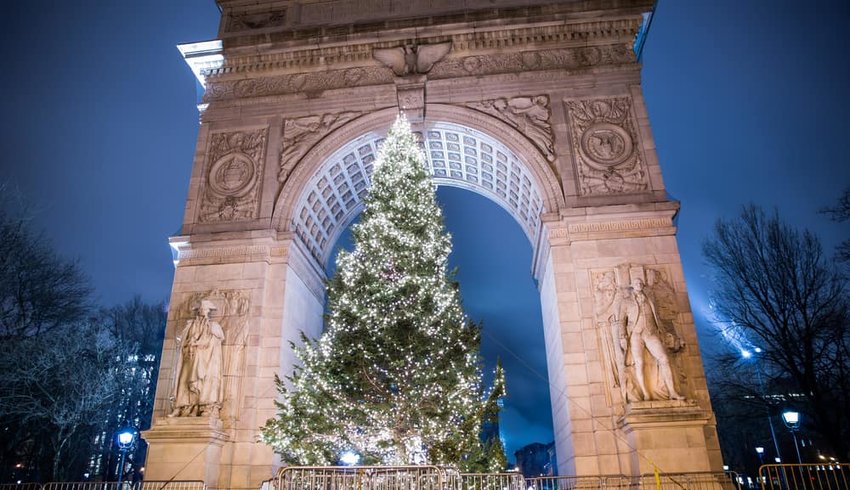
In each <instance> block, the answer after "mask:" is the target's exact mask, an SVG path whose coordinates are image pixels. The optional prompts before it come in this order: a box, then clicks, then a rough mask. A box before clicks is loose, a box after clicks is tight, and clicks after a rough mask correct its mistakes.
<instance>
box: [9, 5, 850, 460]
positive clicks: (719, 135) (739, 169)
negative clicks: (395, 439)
mask: <svg viewBox="0 0 850 490" xmlns="http://www.w3.org/2000/svg"><path fill="white" fill-rule="evenodd" d="M848 22H850V5H848V3H847V2H843V1H838V0H836V1H833V2H822V1H814V2H800V1H791V0H784V1H779V0H758V1H756V0H747V1H741V0H712V1H704V0H700V1H696V0H694V1H684V0H662V1H661V2H660V5H659V7H658V10H657V12H656V16H655V19H654V21H653V24H652V29H651V31H650V34H649V38H648V41H647V43H646V46H645V49H644V58H643V61H644V94H645V97H646V100H647V105H648V108H649V113H650V120H651V123H652V126H653V131H654V136H655V141H656V145H657V147H658V153H659V156H660V159H661V166H662V171H663V173H664V178H665V182H666V185H667V189H668V191H669V192H670V194H671V195H672V196H673V197H675V198H676V199H679V200H681V201H682V212H681V214H680V216H679V220H678V224H679V227H680V231H679V242H680V248H681V253H682V260H683V263H684V267H685V274H686V278H687V280H688V284H689V288H690V293H691V301H692V304H693V306H694V310H695V313H696V314H697V324H698V328H699V330H700V333H701V334H702V335H703V337H705V335H704V334H705V333H707V332H710V331H711V326H710V322H709V321H708V320H706V318H705V316H704V314H703V313H704V312H705V309H706V308H705V305H706V304H707V299H708V297H709V291H710V282H709V280H708V277H707V274H708V273H707V270H706V268H705V265H704V263H703V259H702V257H701V253H700V248H701V243H702V241H703V240H704V239H705V237H706V236H707V234H708V233H709V232H710V229H711V226H712V225H713V223H714V221H715V220H716V219H717V218H718V217H730V216H733V215H734V214H735V213H736V212H737V211H738V209H739V208H740V206H741V205H742V204H744V203H746V202H755V203H757V204H761V205H764V206H767V207H773V206H776V207H777V208H778V209H779V211H780V212H781V213H782V215H783V216H784V217H785V218H786V219H788V220H789V221H790V222H792V223H793V224H795V225H799V226H808V227H810V228H812V229H814V230H815V231H817V232H819V233H820V234H821V236H822V238H823V239H824V242H825V244H826V245H827V246H828V247H832V246H833V245H834V244H835V243H836V242H837V241H839V240H840V239H842V238H844V237H847V236H848V235H850V229H848V227H846V226H842V225H837V224H835V223H832V222H830V221H829V220H828V219H827V218H826V217H824V216H822V215H819V214H817V210H818V209H819V208H820V207H822V206H824V205H827V204H830V203H831V202H833V201H834V199H835V198H837V196H838V195H839V194H840V192H841V190H842V189H843V188H844V187H846V186H848V185H850V161H848V157H847V151H848V147H849V146H848V143H847V142H848V141H850V137H848V135H850V131H849V130H850V123H848V122H847V121H848V114H850V98H848V95H847V94H848V92H847V87H850V61H848V60H850V55H848V48H850V46H848V45H850V43H849V42H848V34H846V32H847V31H846V25H848ZM217 26H218V11H217V9H216V7H215V5H214V2H213V1H212V0H138V1H135V2H131V1H130V0H122V1H116V0H100V1H97V0H78V1H76V2H67V1H59V0H55V1H48V0H28V1H25V2H24V1H17V2H12V1H9V2H4V5H3V15H2V16H0V41H2V42H0V57H2V59H3V60H4V68H3V72H2V75H0V89H2V94H3V96H2V98H0V114H2V116H0V150H2V152H0V162H2V164H0V182H3V183H5V184H6V186H7V189H10V190H11V191H14V192H10V191H8V190H7V191H6V194H7V195H8V194H13V193H17V194H19V195H20V196H22V198H23V199H24V201H26V202H27V203H28V207H29V210H30V211H29V213H30V214H31V215H32V216H33V219H34V223H35V225H36V226H37V227H38V228H40V229H43V230H44V232H45V236H46V237H47V238H48V239H50V240H51V241H52V242H53V243H54V244H55V245H56V247H57V248H58V249H59V250H60V251H61V253H62V254H64V255H66V256H68V257H72V258H78V259H79V261H80V264H81V266H82V268H83V269H84V270H85V271H86V272H87V273H88V274H89V275H90V277H91V279H92V282H93V284H94V286H95V287H96V292H97V295H98V300H99V301H100V302H102V303H104V304H114V303H118V302H123V301H126V300H128V299H130V298H131V297H132V296H133V295H134V294H141V295H142V297H143V298H145V299H147V300H151V301H155V300H161V299H165V298H166V297H167V296H168V294H169V290H170V286H171V277H172V274H173V269H172V265H171V253H170V250H169V248H168V245H167V242H166V238H167V237H168V236H169V235H171V234H174V233H175V232H176V231H177V230H178V229H179V226H180V223H181V219H182V214H183V203H184V199H185V197H186V189H187V188H188V180H189V173H190V171H191V162H192V154H193V151H194V145H195V138H196V135H197V129H198V125H197V119H198V115H197V111H196V109H195V105H194V104H195V101H196V84H195V81H194V78H193V76H192V74H191V73H190V71H189V69H188V68H187V67H186V66H185V64H184V63H183V61H182V59H181V58H180V55H179V53H178V52H177V50H176V48H175V45H176V44H178V43H181V42H188V41H197V40H204V39H210V38H213V37H215V34H216V29H217ZM439 197H440V199H441V201H442V202H443V203H444V204H445V205H446V222H447V225H448V227H449V230H450V231H451V232H452V233H453V235H454V236H455V241H456V242H455V247H456V248H455V250H456V252H455V254H454V256H453V257H452V260H453V261H454V262H455V263H456V265H458V266H459V268H460V273H459V276H458V277H459V280H460V282H461V287H462V293H463V295H464V298H465V302H466V304H467V307H468V311H469V313H470V315H471V316H472V317H473V318H475V319H478V320H483V321H484V323H485V329H486V331H487V332H488V333H487V334H486V335H485V338H484V342H485V345H484V352H485V355H486V356H487V357H488V360H489V361H490V362H492V360H493V358H494V357H495V355H496V354H498V355H500V356H501V357H502V358H503V360H504V361H505V363H506V368H507V370H508V375H509V379H508V384H509V386H508V389H509V392H510V397H509V399H508V402H507V406H506V411H505V415H504V419H503V429H504V435H505V436H506V439H507V442H508V444H509V450H510V451H512V450H513V449H515V448H517V447H519V446H521V445H523V444H525V443H528V442H532V441H546V440H550V439H551V420H549V417H550V416H549V412H548V399H546V397H545V388H543V385H542V382H541V381H540V380H539V379H538V378H537V377H535V376H534V375H533V374H530V372H529V369H528V368H527V367H526V366H525V365H524V364H523V363H520V362H516V361H515V360H514V361H512V359H513V358H512V356H511V355H510V354H509V353H506V352H504V351H503V350H501V349H500V348H498V346H497V345H496V343H495V342H493V340H492V339H493V338H495V339H498V341H499V342H501V343H503V344H505V345H510V346H511V347H512V349H513V350H515V351H516V352H517V353H518V354H519V355H520V356H521V357H522V358H523V360H524V361H523V362H524V363H528V364H529V365H530V366H532V367H533V368H534V369H535V370H539V371H545V362H544V360H543V352H542V349H541V348H540V346H542V333H540V326H539V322H540V313H539V303H538V300H537V298H536V296H535V286H534V284H533V281H532V280H531V277H530V273H529V270H528V269H529V263H530V253H531V251H530V247H529V246H528V242H527V241H526V240H525V238H524V236H523V235H522V233H521V232H520V230H519V227H518V226H517V225H516V224H515V223H513V222H512V221H511V218H509V217H508V215H507V214H506V213H504V212H503V211H502V210H501V209H500V208H498V207H497V206H496V205H494V204H492V203H490V202H489V201H487V200H486V199H483V198H480V197H478V196H476V195H474V194H471V193H470V192H468V191H460V190H457V189H447V190H440V193H439ZM478 212H480V213H484V215H485V216H487V217H486V220H493V222H495V223H496V225H495V226H492V227H488V226H484V223H485V219H482V218H480V217H479V218H476V219H471V218H470V216H481V214H476V213H478ZM518 255H520V257H519V258H518ZM487 261H492V262H490V263H488V262H487ZM533 332H537V333H533ZM531 343H536V344H537V346H538V349H537V350H534V349H533V348H532V346H530V344H531ZM541 394H543V395H541ZM547 431H548V432H547Z"/></svg>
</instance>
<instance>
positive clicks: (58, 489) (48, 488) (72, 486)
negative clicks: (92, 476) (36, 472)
mask: <svg viewBox="0 0 850 490" xmlns="http://www.w3.org/2000/svg"><path fill="white" fill-rule="evenodd" d="M31 485H36V486H35V487H28V488H24V487H21V486H16V487H11V488H14V489H20V490H38V489H40V490H206V488H207V485H206V484H205V483H204V482H202V481H200V480H171V481H166V480H163V481H157V480H146V481H139V482H135V483H133V482H122V483H121V484H119V483H118V482H93V481H86V482H50V483H45V484H44V485H39V484H37V483H32V484H31ZM0 490H6V489H4V488H0Z"/></svg>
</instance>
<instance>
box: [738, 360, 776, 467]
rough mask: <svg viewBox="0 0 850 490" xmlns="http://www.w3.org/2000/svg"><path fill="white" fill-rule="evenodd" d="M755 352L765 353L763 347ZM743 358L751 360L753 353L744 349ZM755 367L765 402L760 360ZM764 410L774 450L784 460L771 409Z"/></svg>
mask: <svg viewBox="0 0 850 490" xmlns="http://www.w3.org/2000/svg"><path fill="white" fill-rule="evenodd" d="M753 350H754V351H755V353H756V354H761V353H762V352H763V351H762V349H761V347H756V348H754V349H753ZM741 357H743V358H744V359H750V358H752V357H753V353H752V352H750V351H748V350H746V349H743V350H741ZM755 365H756V377H757V378H758V382H759V389H760V390H761V397H762V399H765V401H766V398H767V393H765V390H764V380H763V379H762V376H761V364H760V363H759V361H758V359H756V360H755ZM764 409H765V411H766V412H767V425H768V426H769V427H770V438H771V439H773V448H774V449H775V450H776V459H780V458H782V454H781V453H780V452H779V442H778V441H777V440H776V431H775V430H774V429H773V418H772V417H771V416H770V407H768V406H767V405H765V407H764ZM759 456H761V455H759ZM777 463H778V461H777Z"/></svg>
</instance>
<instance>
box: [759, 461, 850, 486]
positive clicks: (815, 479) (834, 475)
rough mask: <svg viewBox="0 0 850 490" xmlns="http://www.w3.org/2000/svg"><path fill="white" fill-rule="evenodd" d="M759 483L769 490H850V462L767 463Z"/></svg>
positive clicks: (761, 469)
mask: <svg viewBox="0 0 850 490" xmlns="http://www.w3.org/2000/svg"><path fill="white" fill-rule="evenodd" d="M759 483H761V488H763V489H767V490H810V489H811V490H815V489H817V490H848V489H850V464H847V463H832V464H766V465H763V466H762V467H761V468H759Z"/></svg>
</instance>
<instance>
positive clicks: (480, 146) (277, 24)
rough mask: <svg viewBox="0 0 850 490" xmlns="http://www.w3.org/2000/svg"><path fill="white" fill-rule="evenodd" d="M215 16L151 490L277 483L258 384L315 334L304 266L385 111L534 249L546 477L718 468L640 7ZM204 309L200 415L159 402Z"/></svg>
mask: <svg viewBox="0 0 850 490" xmlns="http://www.w3.org/2000/svg"><path fill="white" fill-rule="evenodd" d="M218 4H219V6H220V7H221V9H222V15H223V20H222V24H221V30H220V33H219V37H220V39H219V40H216V41H210V42H203V43H195V44H191V45H184V46H181V50H182V51H183V54H184V56H185V57H186V60H187V62H188V63H189V65H190V66H191V67H192V69H193V71H194V72H195V73H196V74H197V75H198V78H199V80H201V82H202V83H203V84H204V85H205V87H206V93H205V96H204V103H203V104H202V105H201V106H200V109H201V112H202V115H201V127H200V130H199V136H198V145H197V150H196V153H195V158H194V163H193V171H192V179H191V183H190V189H189V194H188V198H187V204H186V210H185V215H184V220H183V226H182V230H181V234H180V235H179V236H176V237H173V238H172V239H171V244H172V247H173V248H174V249H175V251H176V254H177V259H176V266H177V267H176V271H175V277H174V286H173V289H172V295H171V305H172V309H171V311H170V313H169V320H168V326H167V329H166V340H165V346H164V349H163V358H162V365H161V369H160V372H159V382H158V384H157V395H156V405H155V411H154V421H153V426H152V428H151V429H150V430H148V431H146V432H145V434H144V436H145V437H146V439H147V440H148V442H149V443H150V451H149V457H148V463H147V469H146V477H147V478H150V479H158V480H159V479H162V480H169V479H172V478H173V479H177V480H185V479H203V480H205V481H206V482H207V484H208V485H209V486H210V487H211V488H257V486H258V485H259V483H260V482H261V481H263V480H266V479H268V478H270V477H271V476H272V474H273V471H274V469H275V468H276V466H277V461H276V459H275V456H274V454H273V453H272V451H271V449H270V448H269V447H267V446H264V445H263V444H261V443H259V442H257V437H258V429H259V427H260V426H261V425H262V424H263V422H264V421H265V420H266V419H268V418H270V417H273V416H274V415H275V407H274V403H273V402H274V398H275V396H276V390H275V385H274V378H275V375H276V374H286V373H287V372H288V370H289V369H291V366H292V365H293V362H294V359H293V357H292V353H291V351H290V349H289V347H288V346H289V342H290V341H298V338H299V332H300V331H304V332H305V333H307V334H308V335H318V334H319V333H320V332H321V328H322V312H323V307H324V299H325V298H324V286H323V281H324V280H325V277H324V272H323V267H322V264H323V262H324V260H325V259H326V258H327V255H328V251H329V249H330V247H331V246H332V245H333V242H334V241H335V238H336V234H337V233H338V231H339V230H340V229H341V227H343V226H344V225H345V224H346V223H347V221H348V220H349V219H350V218H351V217H352V216H353V215H354V214H356V212H357V211H358V206H359V198H358V197H359V195H360V194H361V193H362V192H364V189H365V188H366V183H367V180H368V166H369V164H370V162H371V160H370V159H371V158H374V153H375V149H376V145H377V143H378V142H379V141H380V139H381V137H382V134H383V132H384V131H385V130H386V128H387V127H388V126H389V124H390V122H391V121H392V119H393V118H394V117H395V114H396V113H397V112H398V111H399V110H403V111H404V112H405V113H406V114H407V115H408V117H409V118H410V119H411V120H412V121H413V122H414V128H415V129H418V130H420V131H421V132H422V135H423V141H424V144H425V145H426V150H428V152H429V171H430V172H431V173H432V175H434V176H435V179H436V180H437V181H438V182H441V183H444V184H448V185H461V186H464V187H467V188H470V189H472V190H474V191H476V192H479V193H481V194H483V195H485V196H487V197H489V198H491V199H493V200H494V201H496V202H497V203H499V204H500V205H501V206H502V207H504V208H505V209H506V210H507V211H508V212H509V213H511V215H512V216H514V218H515V219H517V221H518V222H519V223H520V225H521V226H522V227H523V229H524V231H525V232H526V234H527V236H528V237H529V240H530V241H531V243H532V247H533V249H534V261H533V263H532V264H530V265H531V269H532V273H533V274H534V276H535V278H536V279H537V281H538V285H539V289H540V298H541V307H542V316H543V324H544V335H545V343H546V350H547V363H548V370H549V380H550V385H551V393H552V396H551V398H552V416H553V422H554V427H555V438H556V445H557V455H558V466H559V469H560V471H561V472H562V473H563V474H576V475H592V474H627V475H635V474H641V473H647V472H651V471H652V470H653V469H654V468H655V467H657V468H659V469H660V470H661V471H666V472H681V471H719V470H720V468H721V466H722V461H721V458H720V452H719V445H718V442H717V436H716V431H715V422H714V415H713V413H712V410H711V404H710V401H709V398H708V391H707V387H706V382H705V375H704V372H703V367H702V362H701V358H700V353H699V348H698V345H697V338H696V332H695V328H694V324H693V318H692V316H691V313H690V306H689V304H688V297H687V288H686V286H685V283H684V277H683V273H682V267H681V263H680V258H679V253H678V249H677V245H676V239H675V232H676V229H675V226H674V224H673V217H674V215H675V214H676V212H677V210H678V203H676V202H674V201H671V200H670V199H669V198H668V197H667V192H666V190H665V188H664V184H663V181H662V179H661V171H660V168H659V165H658V160H657V156H656V153H655V147H654V143H653V141H652V136H651V132H650V128H649V123H648V118H647V113H646V108H645V107H644V103H643V98H642V96H641V89H640V67H639V65H638V64H637V62H636V56H635V53H634V51H633V48H634V46H635V40H636V38H637V37H638V34H639V33H640V32H641V30H642V29H643V28H644V27H645V26H646V24H647V22H646V21H647V15H648V14H649V13H650V11H651V7H652V1H651V0H626V1H623V0H616V1H614V0H596V1H593V2H574V1H569V0H562V1H551V2H542V1H541V2H535V1H531V2H529V1H528V0H481V1H478V0H470V1H467V2H463V9H462V10H456V9H457V7H456V6H454V5H455V4H456V2H444V6H442V7H439V6H435V5H434V4H433V2H431V1H430V0H366V1H362V0H360V1H357V0H328V1H324V2H314V1H310V0H260V1H257V0H255V1H252V2H244V1H242V0H218ZM441 5H442V4H441ZM500 163H501V165H502V166H501V167H500V166H499V164H500ZM441 172H442V173H441ZM485 174H486V175H485ZM441 179H442V180H441ZM202 302H206V303H204V304H206V305H207V308H206V309H207V310H209V309H210V308H209V307H210V305H212V306H213V307H214V309H212V310H211V311H212V312H213V313H212V320H213V321H215V322H216V323H217V325H219V326H220V327H221V331H222V332H221V335H219V336H218V337H216V338H217V339H218V340H212V341H213V343H220V344H221V359H220V361H221V366H222V368H221V374H220V376H221V378H222V379H221V380H220V381H221V382H220V383H218V384H215V385H214V386H217V387H218V386H220V388H219V389H218V391H216V393H217V394H212V395H210V394H207V395H205V398H204V399H203V400H200V399H198V398H197V397H196V398H192V397H188V398H187V397H183V396H181V397H178V396H176V395H178V394H179V391H180V389H181V386H184V385H185V384H186V382H185V379H184V378H183V376H185V375H186V374H185V372H184V374H183V375H181V374H180V370H181V367H182V366H185V365H186V364H185V358H186V357H187V356H191V355H192V354H191V352H189V351H187V350H186V349H184V345H183V344H182V337H183V336H184V334H183V332H184V331H189V330H188V329H187V327H188V326H191V325H197V324H198V323H197V322H201V321H203V319H202V318H200V317H198V316H196V315H198V313H197V311H198V309H193V308H194V307H195V306H197V305H199V304H201V303H202ZM205 311H206V310H205ZM193 322H195V323H193ZM213 330H215V329H213ZM214 337H215V335H214ZM216 372H218V370H216ZM208 391H209V390H208ZM186 399H190V400H195V401H191V402H186V401H185V400H186ZM178 400H179V401H178ZM187 403H188V404H189V405H186V404H187ZM177 404H184V406H183V407H180V406H176V405H177ZM192 404H195V405H199V406H198V407H195V406H193V405H192ZM175 408H178V410H175ZM196 408H197V409H196ZM197 413H202V414H204V415H203V416H192V415H195V414H197ZM168 415H172V416H171V417H169V416H168Z"/></svg>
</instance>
